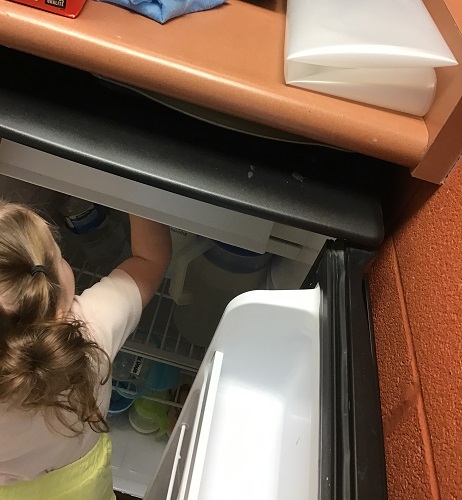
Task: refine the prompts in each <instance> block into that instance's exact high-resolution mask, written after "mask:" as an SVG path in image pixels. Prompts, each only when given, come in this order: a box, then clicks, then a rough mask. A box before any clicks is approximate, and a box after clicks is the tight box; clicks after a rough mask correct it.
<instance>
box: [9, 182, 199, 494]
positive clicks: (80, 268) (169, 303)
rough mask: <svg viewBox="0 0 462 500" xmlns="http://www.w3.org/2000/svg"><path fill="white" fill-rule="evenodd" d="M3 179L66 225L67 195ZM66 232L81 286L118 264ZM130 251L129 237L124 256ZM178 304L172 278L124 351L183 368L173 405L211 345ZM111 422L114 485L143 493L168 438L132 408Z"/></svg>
mask: <svg viewBox="0 0 462 500" xmlns="http://www.w3.org/2000/svg"><path fill="white" fill-rule="evenodd" d="M0 180H1V184H0V196H4V197H5V198H7V199H8V200H10V201H20V202H25V203H28V204H30V205H31V206H33V207H34V208H36V209H38V210H39V211H41V212H43V213H45V214H47V216H48V217H49V218H50V219H51V220H53V221H54V222H55V223H57V224H58V225H59V226H60V227H63V223H62V222H61V220H62V217H61V216H60V214H59V207H60V206H61V204H62V203H63V200H64V199H65V195H63V194H61V193H57V192H55V191H51V190H48V189H46V188H41V187H37V186H34V185H31V184H28V183H25V182H23V181H19V180H15V179H12V178H9V177H4V176H0ZM108 213H109V216H110V217H111V219H112V220H113V221H115V223H116V224H117V225H118V226H120V227H121V228H123V230H124V232H125V234H128V231H129V225H128V217H127V216H126V215H125V214H122V213H120V212H117V211H115V210H111V209H110V210H109V212H108ZM61 234H62V243H61V246H62V249H63V254H64V256H65V257H66V259H67V260H68V262H69V264H70V265H71V267H72V269H73V271H74V274H75V279H76V288H77V292H81V291H83V290H84V289H85V288H88V287H90V286H92V285H93V284H94V283H95V282H96V281H98V280H99V279H100V278H101V277H102V276H104V275H106V274H107V273H108V272H110V270H111V269H112V268H113V267H115V265H116V264H117V262H110V263H108V265H107V266H99V267H95V266H93V265H91V264H90V263H89V262H88V260H87V258H86V256H85V254H84V252H83V251H82V250H81V249H80V248H78V247H76V246H75V245H74V244H73V242H72V240H71V239H69V237H68V235H67V234H66V230H65V229H64V230H62V231H61ZM128 255H129V245H128V243H127V245H126V248H124V251H123V253H122V255H121V256H120V257H119V259H118V260H121V259H123V258H125V257H126V256H128ZM174 309H175V302H174V301H173V300H172V298H171V297H170V296H169V280H168V279H165V280H164V282H163V283H162V285H161V286H160V288H159V290H158V291H157V293H156V295H155V296H154V298H153V299H152V301H151V302H150V303H149V304H148V306H147V307H146V308H145V310H144V311H143V315H142V318H141V321H140V323H139V325H138V327H137V329H136V330H135V332H133V333H132V334H131V335H130V337H129V338H128V340H127V342H126V343H125V345H124V347H123V351H124V352H128V353H131V354H135V355H140V356H142V357H143V358H146V359H151V360H157V361H161V362H163V363H167V364H169V365H173V366H176V367H178V368H179V369H180V370H181V376H180V380H179V382H178V384H177V386H176V388H175V389H173V390H172V391H170V393H169V399H170V400H169V401H168V402H167V404H168V405H169V406H171V407H175V408H179V409H180V408H181V407H182V402H183V401H184V398H182V399H181V401H180V398H181V396H182V394H181V393H182V391H181V390H180V388H182V389H183V391H184V389H185V388H187V387H190V386H191V385H192V383H193V381H194V378H195V374H196V372H197V370H198V369H199V367H200V365H201V362H202V360H203V358H204V355H205V353H206V347H200V346H197V345H193V344H191V343H190V342H189V341H187V340H186V339H185V338H184V337H183V336H182V335H181V334H180V333H179V332H178V329H177V328H176V325H175V322H174V321H173V313H174ZM108 422H109V425H110V428H111V438H112V442H113V457H112V466H113V476H114V488H115V489H116V490H118V491H121V492H124V493H128V494H130V495H133V496H136V497H139V498H143V496H144V494H145V492H146V489H147V487H148V485H149V483H150V482H151V480H152V477H153V475H154V473H155V471H156V469H157V466H158V464H159V462H160V459H161V457H162V455H163V453H164V450H165V448H166V445H167V442H168V438H167V436H163V437H157V435H156V433H153V434H141V433H139V432H137V431H135V430H134V428H133V427H132V425H131V424H130V422H129V418H128V411H125V412H123V413H121V414H115V415H110V416H109V417H108Z"/></svg>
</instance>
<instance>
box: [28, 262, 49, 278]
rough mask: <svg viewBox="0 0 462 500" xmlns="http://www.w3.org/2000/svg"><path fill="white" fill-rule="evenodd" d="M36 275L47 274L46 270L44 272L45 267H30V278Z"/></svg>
mask: <svg viewBox="0 0 462 500" xmlns="http://www.w3.org/2000/svg"><path fill="white" fill-rule="evenodd" d="M37 273H43V274H47V270H46V267H45V266H40V265H38V266H32V267H31V269H30V275H31V276H35V275H36V274H37Z"/></svg>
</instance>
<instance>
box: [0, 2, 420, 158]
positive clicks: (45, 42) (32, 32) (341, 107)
mask: <svg viewBox="0 0 462 500" xmlns="http://www.w3.org/2000/svg"><path fill="white" fill-rule="evenodd" d="M256 2H259V3H258V4H257V3H249V2H244V1H239V0H229V2H228V3H227V4H225V5H223V6H221V7H219V8H216V9H213V10H210V11H206V12H200V13H195V14H191V15H186V16H183V17H181V18H177V19H175V20H173V21H170V22H168V23H167V24H166V25H160V24H158V23H156V22H154V21H151V20H149V19H147V18H144V17H142V16H140V15H138V14H134V13H131V12H128V11H126V10H123V9H121V8H119V7H116V6H113V5H109V4H105V3H99V2H95V1H92V0H88V1H87V3H86V5H85V6H84V8H83V11H82V13H81V14H80V15H79V17H78V18H76V19H68V18H64V17H61V16H57V15H54V14H50V13H47V12H43V11H40V10H37V9H33V8H30V7H26V6H23V5H19V4H15V3H13V2H9V1H6V0H0V43H1V44H3V45H5V46H8V47H11V48H15V49H18V50H22V51H24V52H29V53H32V54H35V55H39V56H41V57H44V58H48V59H51V60H55V61H58V62H62V63H65V64H68V65H71V66H74V67H77V68H80V69H84V70H86V71H89V72H92V73H96V74H99V75H102V76H105V77H108V78H112V79H115V80H118V81H120V82H124V83H128V84H131V85H134V86H138V87H140V88H143V89H148V90H152V91H155V92H158V93H160V94H164V95H167V96H171V97H175V98H179V99H181V100H184V101H186V102H192V103H196V104H200V105H202V106H205V107H208V108H211V109H215V110H218V111H222V112H225V113H228V114H231V115H234V116H238V117H241V118H245V119H247V120H250V121H254V122H257V123H261V124H264V125H269V126H272V127H275V128H278V129H281V130H284V131H287V132H291V133H295V134H299V135H302V136H304V137H309V138H311V139H314V140H318V141H322V142H325V143H328V144H331V145H334V146H338V147H342V148H346V149H349V150H352V151H356V152H360V153H363V154H366V155H370V156H373V157H377V158H381V159H384V160H387V161H390V162H393V163H397V164H400V165H404V166H407V167H414V166H416V165H417V164H418V163H419V162H420V161H421V160H422V158H423V157H424V155H425V152H426V149H427V145H428V139H429V137H428V130H427V126H426V124H425V121H424V120H423V119H422V118H416V117H412V116H409V115H404V114H400V113H395V112H390V111H386V110H383V109H379V108H374V107H372V106H367V105H362V104H358V103H353V102H350V101H346V100H342V99H338V98H334V97H329V96H326V95H322V94H318V93H315V92H310V91H307V90H302V89H297V88H293V87H290V86H287V85H285V83H284V76H283V54H284V33H285V4H284V3H283V2H282V0H275V1H271V0H268V1H265V0H256ZM37 76H38V77H39V75H37ZM57 84H58V82H57Z"/></svg>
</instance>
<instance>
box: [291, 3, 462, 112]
mask: <svg viewBox="0 0 462 500" xmlns="http://www.w3.org/2000/svg"><path fill="white" fill-rule="evenodd" d="M455 64H457V61H456V60H455V58H454V56H453V54H452V52H451V50H450V49H449V47H448V46H447V44H446V42H445V41H444V39H443V37H442V36H441V34H440V32H439V31H438V28H437V27H436V25H435V23H434V22H433V19H432V18H431V16H430V14H429V13H428V11H427V9H426V8H425V6H424V4H423V3H422V2H421V0H288V2H287V26H286V54H285V79H286V83H288V84H291V85H295V86H297V87H303V88H306V89H310V90H315V91H318V92H323V93H326V94H332V95H335V96H338V97H343V98H346V99H352V100H355V101H360V102H365V103H368V104H373V105H376V106H381V107H385V108H390V109H394V110H397V111H402V112H404V113H410V114H414V115H418V116H422V115H424V114H425V113H426V112H427V111H428V109H429V107H430V105H431V103H432V100H433V96H434V93H435V87H436V75H435V71H434V68H435V67H439V66H452V65H455Z"/></svg>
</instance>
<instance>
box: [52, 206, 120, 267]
mask: <svg viewBox="0 0 462 500" xmlns="http://www.w3.org/2000/svg"><path fill="white" fill-rule="evenodd" d="M60 211H61V215H62V216H63V217H64V222H65V225H66V228H67V229H68V231H69V233H70V235H71V237H72V238H73V240H74V241H75V242H76V243H77V244H78V245H79V246H80V247H81V248H82V250H83V251H84V253H85V255H86V256H87V258H88V260H89V262H90V263H91V264H93V265H95V266H99V265H102V264H107V265H112V264H114V263H116V262H117V261H118V259H119V257H120V255H121V254H122V252H123V250H124V243H125V232H124V229H123V226H122V224H118V223H116V222H115V221H113V220H112V219H111V218H110V217H109V216H108V215H107V213H106V210H105V209H104V208H103V207H102V206H100V205H96V204H94V203H92V202H90V201H86V200H81V199H80V198H75V197H73V196H70V197H69V198H68V199H67V200H66V202H65V203H64V205H63V206H62V207H61V210H60Z"/></svg>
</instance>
